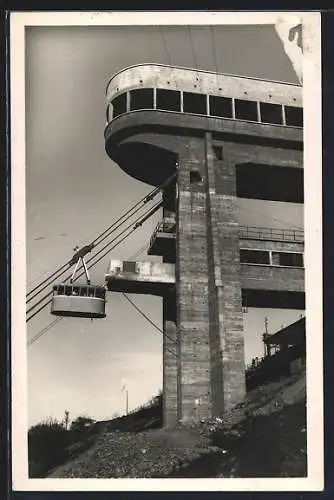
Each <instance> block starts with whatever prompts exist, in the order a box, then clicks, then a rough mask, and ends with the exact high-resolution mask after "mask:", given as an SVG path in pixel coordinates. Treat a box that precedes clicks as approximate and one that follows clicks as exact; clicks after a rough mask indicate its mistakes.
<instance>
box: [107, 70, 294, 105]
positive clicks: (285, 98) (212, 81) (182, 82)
mask: <svg viewBox="0 0 334 500" xmlns="http://www.w3.org/2000/svg"><path fill="white" fill-rule="evenodd" d="M140 87H143V88H145V87H146V88H151V87H157V88H165V89H173V90H180V89H182V90H184V91H186V92H200V93H203V94H205V93H209V94H212V95H222V96H226V97H235V98H239V99H249V100H261V101H262V102H272V103H279V104H289V105H292V106H301V105H302V88H301V87H300V86H298V85H292V84H288V83H283V82H272V81H268V80H259V79H256V78H246V77H242V76H236V75H227V74H217V73H215V72H210V71H199V70H196V69H191V68H178V67H171V66H165V65H159V64H140V65H136V66H131V67H129V68H125V69H124V70H122V71H120V72H119V73H117V74H116V75H114V76H113V77H112V78H111V80H110V82H109V84H108V87H107V100H108V102H109V101H111V100H112V99H114V98H115V97H116V96H117V95H119V94H122V93H124V91H127V90H131V89H134V88H140Z"/></svg>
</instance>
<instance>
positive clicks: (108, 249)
mask: <svg viewBox="0 0 334 500" xmlns="http://www.w3.org/2000/svg"><path fill="white" fill-rule="evenodd" d="M160 204H161V202H158V203H157V204H156V205H155V206H156V207H157V206H159V205H160ZM148 212H150V210H148ZM148 212H147V213H148ZM147 213H146V214H145V215H147ZM145 215H144V217H145ZM142 220H143V216H141V217H138V218H137V219H136V221H135V225H134V226H133V227H132V224H133V223H132V224H130V225H129V226H127V227H126V228H125V229H123V231H122V232H121V233H119V234H118V235H117V236H116V237H115V238H114V239H112V240H111V241H109V242H108V243H107V244H106V245H104V246H103V247H102V248H101V249H100V250H99V251H98V252H97V253H96V254H95V255H93V256H92V257H91V258H90V259H89V260H88V261H87V264H89V263H91V262H92V261H93V260H94V259H95V258H96V257H97V256H98V255H100V254H101V253H102V252H103V251H104V250H105V249H107V251H106V252H104V253H103V254H102V255H101V257H100V258H99V259H97V260H96V261H94V262H93V263H92V264H91V265H89V266H87V267H88V269H90V268H91V267H93V266H95V265H96V264H97V263H98V262H99V261H100V260H101V259H102V258H103V257H105V256H106V255H107V254H108V253H109V252H110V251H111V250H113V249H114V248H116V247H117V246H118V245H120V244H121V243H122V242H123V241H124V240H125V239H126V238H127V237H128V236H130V234H132V233H133V232H134V231H135V230H136V229H137V228H138V227H140V224H139V223H140V221H142ZM124 233H126V234H125V236H123V238H121V240H120V241H118V242H117V243H116V244H115V245H114V246H113V247H111V248H108V247H109V246H110V245H111V244H112V243H114V242H115V241H116V240H117V239H118V238H119V237H120V236H122V235H123V234H124ZM83 274H84V273H81V274H80V275H79V276H78V277H79V278H80V277H81V276H83ZM70 277H71V276H70V275H69V276H67V277H66V278H65V279H64V281H67V280H68V279H70ZM45 288H47V287H45ZM50 295H52V290H51V291H50V292H48V293H47V294H45V295H44V296H43V297H42V298H41V299H40V300H38V301H37V302H36V303H35V304H33V305H32V306H31V307H30V308H29V309H28V311H27V315H28V314H29V313H30V312H31V311H32V310H33V309H35V308H36V307H37V306H38V305H39V304H41V303H42V302H43V301H44V300H45V299H47V298H48V297H49V296H50ZM50 302H51V300H49V301H48V302H47V303H46V304H44V305H42V306H41V307H40V308H39V309H38V310H37V311H35V313H33V314H32V315H31V316H29V317H28V318H27V320H26V321H27V322H28V321H30V320H31V319H32V318H33V317H34V316H36V314H37V313H38V312H40V311H41V310H42V309H44V307H46V306H47V305H48V304H49V303H50Z"/></svg>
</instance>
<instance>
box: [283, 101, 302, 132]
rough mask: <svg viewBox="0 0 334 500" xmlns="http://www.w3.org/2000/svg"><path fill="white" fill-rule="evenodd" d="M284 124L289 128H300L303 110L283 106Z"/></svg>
mask: <svg viewBox="0 0 334 500" xmlns="http://www.w3.org/2000/svg"><path fill="white" fill-rule="evenodd" d="M285 122H286V124H287V125H290V126H291V127H302V126H303V109H302V108H296V107H293V106H285Z"/></svg>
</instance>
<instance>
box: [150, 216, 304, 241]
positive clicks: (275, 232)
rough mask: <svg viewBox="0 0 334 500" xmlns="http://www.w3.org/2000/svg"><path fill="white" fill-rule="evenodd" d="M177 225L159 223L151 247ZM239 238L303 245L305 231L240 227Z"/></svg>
mask: <svg viewBox="0 0 334 500" xmlns="http://www.w3.org/2000/svg"><path fill="white" fill-rule="evenodd" d="M175 229H176V223H175V221H173V220H172V219H171V220H168V219H167V220H166V219H165V220H163V221H160V222H158V224H157V225H156V227H155V229H154V231H153V234H152V236H151V239H150V247H151V246H152V245H153V243H154V240H155V238H156V235H157V233H172V234H173V233H174V234H175ZM239 237H240V239H244V240H269V241H286V242H291V243H303V242H304V231H303V230H302V229H280V228H279V229H277V228H271V227H255V226H239Z"/></svg>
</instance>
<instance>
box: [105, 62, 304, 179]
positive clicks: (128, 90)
mask: <svg viewBox="0 0 334 500" xmlns="http://www.w3.org/2000/svg"><path fill="white" fill-rule="evenodd" d="M107 101H108V107H107V127H106V129H105V141H106V151H107V153H108V155H109V156H110V157H111V158H112V159H113V160H114V161H115V162H116V163H118V164H119V166H120V167H121V168H122V169H123V170H125V171H126V172H127V173H128V174H129V175H131V176H132V177H134V178H136V179H139V180H141V181H143V182H146V183H148V184H153V185H158V184H159V183H161V182H163V181H164V180H165V179H166V178H168V177H169V176H170V175H172V173H173V171H174V169H175V162H176V159H177V155H178V141H177V140H175V137H176V136H179V137H180V136H182V135H189V134H190V135H198V134H202V133H203V130H206V131H211V132H212V133H213V134H214V135H215V136H216V137H217V138H221V139H223V138H224V137H225V138H226V137H228V136H231V134H232V135H235V136H236V135H239V136H241V137H245V136H252V137H253V138H256V137H258V138H266V139H268V140H269V141H275V142H276V143H277V141H281V142H282V144H283V143H285V144H286V143H287V142H288V143H289V144H290V146H291V147H292V148H294V149H301V144H302V140H303V133H302V126H303V112H302V108H301V88H300V87H299V86H296V85H289V84H286V83H279V82H268V81H262V80H258V79H254V78H253V79H250V78H244V77H238V76H233V75H217V74H216V73H210V72H205V71H196V70H193V69H185V68H173V67H170V66H162V65H139V66H134V67H131V68H127V69H125V70H123V71H121V72H119V73H117V74H116V75H114V77H112V79H111V80H110V82H109V84H108V87H107ZM157 165H159V170H158V171H157Z"/></svg>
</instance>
